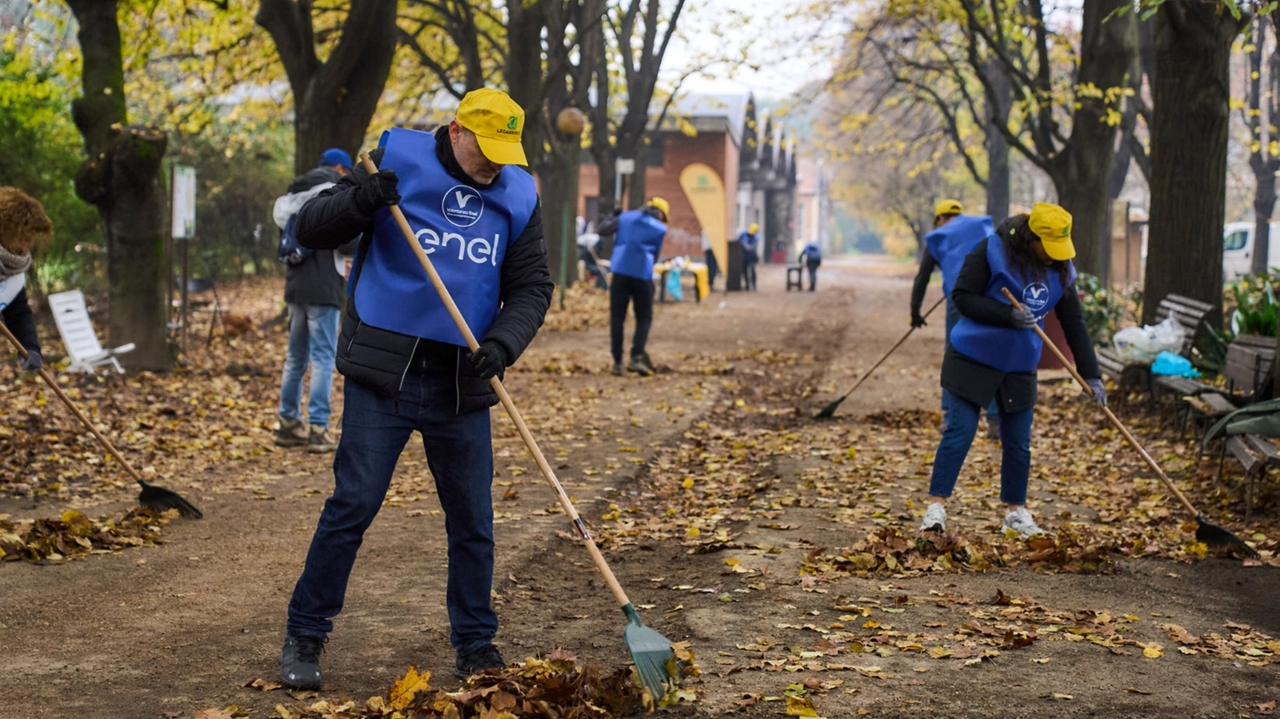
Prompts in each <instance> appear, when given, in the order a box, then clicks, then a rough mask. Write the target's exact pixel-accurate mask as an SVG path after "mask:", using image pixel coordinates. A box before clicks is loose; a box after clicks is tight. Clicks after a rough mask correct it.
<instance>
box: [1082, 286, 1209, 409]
mask: <svg viewBox="0 0 1280 719" xmlns="http://www.w3.org/2000/svg"><path fill="white" fill-rule="evenodd" d="M1212 310H1213V305H1211V304H1209V303H1208V302H1201V301H1200V300H1193V299H1191V298H1190V297H1184V296H1182V295H1169V296H1168V297H1165V298H1164V299H1163V300H1160V305H1159V307H1157V308H1156V322H1157V323H1160V322H1163V321H1164V320H1166V319H1167V318H1169V317H1173V318H1174V320H1176V321H1177V323H1178V324H1179V325H1181V326H1182V329H1183V332H1184V335H1183V340H1182V347H1181V348H1179V350H1178V354H1180V355H1182V356H1183V357H1186V358H1187V359H1190V358H1191V351H1192V349H1194V348H1195V344H1196V340H1198V339H1199V337H1200V333H1201V332H1202V331H1203V327H1204V323H1203V320H1204V317H1205V315H1207V314H1209V312H1210V311H1212ZM1097 355H1098V366H1099V368H1101V370H1102V375H1103V377H1106V378H1108V379H1111V380H1112V381H1114V382H1115V383H1116V384H1117V385H1118V386H1119V388H1120V391H1119V392H1118V393H1117V395H1118V396H1119V398H1120V399H1121V401H1123V398H1124V397H1125V395H1127V394H1128V393H1129V392H1142V391H1148V392H1150V393H1151V394H1152V397H1155V396H1156V392H1157V391H1158V388H1157V387H1156V386H1155V385H1154V384H1153V382H1152V380H1151V369H1150V366H1149V365H1148V364H1145V363H1131V362H1125V361H1124V360H1123V359H1121V358H1120V357H1119V355H1117V354H1115V352H1114V351H1111V350H1098V352H1097Z"/></svg>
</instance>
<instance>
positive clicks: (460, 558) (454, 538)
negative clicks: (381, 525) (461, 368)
mask: <svg viewBox="0 0 1280 719" xmlns="http://www.w3.org/2000/svg"><path fill="white" fill-rule="evenodd" d="M428 384H430V383H428ZM444 392H448V393H449V394H452V392H453V383H452V382H451V381H450V382H448V383H447V385H446V386H441V387H439V388H431V387H428V388H427V389H426V394H427V395H428V396H430V395H435V394H443V393H444ZM418 429H419V431H421V432H422V444H423V447H424V449H426V452H427V465H428V466H429V467H430V468H431V474H432V476H434V477H435V481H436V492H437V494H439V495H440V507H441V508H442V509H443V510H444V517H445V522H444V526H445V532H446V534H447V535H448V542H449V585H448V589H447V590H446V594H445V604H446V606H447V607H448V610H449V624H450V625H451V626H452V632H451V633H450V635H449V641H450V643H451V644H453V648H454V649H455V650H457V651H458V652H459V653H465V652H469V651H472V650H475V649H478V648H480V647H481V646H484V645H485V644H488V643H490V642H492V641H493V637H494V636H495V635H496V634H497V633H498V615H497V613H496V612H494V610H493V605H492V603H491V600H490V589H491V588H492V586H493V498H492V492H491V488H492V485H493V445H492V441H491V437H490V433H489V411H488V410H481V411H479V412H470V413H467V414H454V403H453V402H424V403H423V404H422V406H421V407H420V409H419V415H418Z"/></svg>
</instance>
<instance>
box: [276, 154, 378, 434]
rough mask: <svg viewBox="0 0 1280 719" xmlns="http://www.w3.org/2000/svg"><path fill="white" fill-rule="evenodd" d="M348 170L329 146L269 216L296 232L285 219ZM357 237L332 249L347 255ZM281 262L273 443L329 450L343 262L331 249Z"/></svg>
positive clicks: (348, 162)
mask: <svg viewBox="0 0 1280 719" xmlns="http://www.w3.org/2000/svg"><path fill="white" fill-rule="evenodd" d="M350 172H351V156H350V155H348V154H347V153H346V151H344V150H340V149H338V148H331V149H328V150H325V151H324V153H323V154H322V155H321V156H320V165H319V166H318V167H316V168H315V169H313V170H311V171H309V172H307V173H305V174H303V175H300V176H299V177H297V178H295V179H294V181H293V182H291V183H289V188H288V190H287V191H286V194H285V195H283V196H281V197H279V198H277V199H276V203H275V207H274V208H272V213H271V214H272V218H273V219H274V220H275V222H276V225H278V226H279V227H280V231H281V233H285V232H289V231H296V226H295V227H290V225H289V221H290V220H291V219H293V220H294V222H295V223H296V218H295V217H294V216H295V215H296V214H297V212H298V210H300V209H301V208H302V206H303V205H305V204H306V203H307V201H308V200H310V199H311V198H313V197H315V196H316V195H318V194H320V193H321V192H323V191H324V190H326V189H328V188H330V187H333V186H334V185H335V184H337V182H338V181H339V180H341V179H342V178H343V176H345V175H347V174H348V173H350ZM358 241H359V238H354V239H352V240H351V241H350V242H348V243H346V244H345V245H343V246H341V247H339V248H338V252H341V253H342V254H347V255H350V254H352V253H353V252H355V249H356V244H357V243H358ZM282 261H284V262H285V268H286V269H285V275H284V301H285V303H286V305H287V307H288V313H289V349H288V354H287V356H286V358H285V362H284V376H283V377H282V378H281V380H280V426H279V428H278V429H277V430H276V434H275V443H276V444H277V445H279V446H281V447H300V446H306V448H307V451H308V452H316V453H322V452H332V451H333V450H334V448H336V447H337V444H335V443H334V441H333V438H332V437H330V436H329V395H330V393H331V392H332V391H333V363H334V352H335V350H336V349H337V346H338V313H339V311H341V309H342V303H343V302H344V301H345V300H346V288H345V285H346V281H345V277H344V276H343V274H344V269H345V261H343V260H342V258H340V257H336V256H335V251H334V250H317V251H294V252H292V253H288V254H287V257H284V258H282ZM308 364H310V365H311V391H310V392H309V393H308V396H307V420H308V424H310V430H308V429H307V427H306V425H304V424H303V422H302V378H303V375H305V374H306V372H307V365H308Z"/></svg>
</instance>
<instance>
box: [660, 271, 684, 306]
mask: <svg viewBox="0 0 1280 719" xmlns="http://www.w3.org/2000/svg"><path fill="white" fill-rule="evenodd" d="M662 279H663V281H664V282H666V283H667V294H668V295H671V297H672V298H673V299H674V300H675V301H676V302H684V288H683V287H681V286H680V270H667V272H666V275H665V276H664V277H663V278H662Z"/></svg>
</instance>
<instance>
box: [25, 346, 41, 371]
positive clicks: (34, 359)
mask: <svg viewBox="0 0 1280 719" xmlns="http://www.w3.org/2000/svg"><path fill="white" fill-rule="evenodd" d="M43 366H44V358H43V357H41V356H40V353H39V352H36V351H35V350H27V356H26V358H25V359H23V360H22V371H23V372H39V371H40V368H41V367H43Z"/></svg>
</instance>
